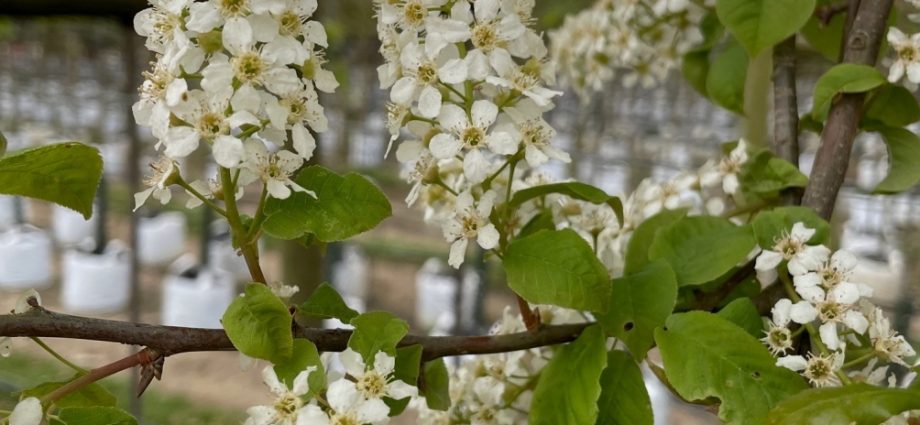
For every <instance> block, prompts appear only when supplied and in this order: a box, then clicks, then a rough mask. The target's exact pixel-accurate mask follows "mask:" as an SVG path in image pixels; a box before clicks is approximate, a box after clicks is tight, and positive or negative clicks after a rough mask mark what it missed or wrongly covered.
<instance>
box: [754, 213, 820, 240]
mask: <svg viewBox="0 0 920 425" xmlns="http://www.w3.org/2000/svg"><path fill="white" fill-rule="evenodd" d="M798 222H802V223H803V224H804V225H805V227H808V228H811V229H815V235H814V236H812V237H811V239H810V240H809V241H808V243H809V244H811V245H818V244H823V243H826V242H827V241H828V239H829V238H830V232H831V230H830V225H828V224H827V222H826V221H824V219H822V218H821V217H819V216H818V214H816V213H815V211H814V210H813V209H811V208H807V207H780V208H774V209H772V210H770V211H761V212H760V213H758V214H757V216H756V217H754V220H753V221H752V222H751V225H752V226H753V227H754V234H755V235H756V236H757V243H759V244H760V247H761V248H764V249H773V245H775V244H776V242H775V241H776V240H777V239H778V238H780V237H781V236H782V235H783V233H784V232H789V231H790V230H791V229H792V226H793V225H794V224H795V223H798Z"/></svg>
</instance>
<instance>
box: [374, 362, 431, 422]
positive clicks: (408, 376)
mask: <svg viewBox="0 0 920 425" xmlns="http://www.w3.org/2000/svg"><path fill="white" fill-rule="evenodd" d="M421 363H422V346H421V345H419V344H415V345H410V346H408V347H399V348H397V349H396V367H395V369H394V370H393V376H394V377H395V378H396V379H399V380H401V381H403V382H405V383H407V384H409V385H412V386H416V385H418V376H419V367H420V366H421ZM409 400H410V399H409V397H406V398H404V399H400V400H394V399H391V398H389V397H385V398H384V399H383V401H384V402H385V403H386V404H387V406H390V416H396V415H399V414H400V413H402V412H403V411H404V410H406V407H407V406H408V405H409Z"/></svg>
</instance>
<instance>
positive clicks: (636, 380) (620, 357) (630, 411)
mask: <svg viewBox="0 0 920 425" xmlns="http://www.w3.org/2000/svg"><path fill="white" fill-rule="evenodd" d="M597 406H598V408H599V412H598V415H597V424H601V425H652V424H653V423H654V420H653V416H652V402H651V400H649V396H648V390H646V389H645V381H644V380H643V379H642V371H641V370H639V365H638V364H636V361H635V360H633V358H632V357H631V356H630V355H629V353H627V352H625V351H619V350H612V351H610V352H609V353H607V367H606V368H604V372H603V374H601V396H600V398H599V399H598V401H597Z"/></svg>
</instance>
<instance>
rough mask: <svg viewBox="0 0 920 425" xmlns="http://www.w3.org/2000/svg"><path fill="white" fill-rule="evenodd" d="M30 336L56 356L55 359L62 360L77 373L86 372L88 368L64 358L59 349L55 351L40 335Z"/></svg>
mask: <svg viewBox="0 0 920 425" xmlns="http://www.w3.org/2000/svg"><path fill="white" fill-rule="evenodd" d="M29 338H30V339H31V340H32V341H35V343H36V344H38V346H39V347H41V348H42V349H43V350H45V351H47V352H48V354H50V355H51V356H52V357H54V358H55V359H57V360H58V361H60V362H61V363H64V365H66V366H67V367H69V368H71V369H73V370H74V371H76V372H77V373H86V369H83V368H82V367H80V366H77V365H75V364H73V363H71V362H70V361H69V360H67V359H66V358H64V356H62V355H60V354H59V353H58V352H57V351H54V349H52V348H51V347H49V346H48V345H47V344H45V342H44V341H42V340H41V339H39V338H38V337H34V336H33V337H29Z"/></svg>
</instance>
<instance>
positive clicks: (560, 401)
mask: <svg viewBox="0 0 920 425" xmlns="http://www.w3.org/2000/svg"><path fill="white" fill-rule="evenodd" d="M606 363H607V349H606V347H605V338H604V333H603V331H602V330H601V328H600V326H598V325H593V326H589V327H588V328H586V329H585V330H584V331H583V332H582V333H581V335H580V336H579V337H578V339H576V340H575V341H574V342H572V343H571V344H568V345H565V346H563V347H560V348H559V349H557V351H556V353H555V355H554V356H553V359H552V360H550V362H549V364H548V365H546V368H545V369H543V372H542V373H541V374H540V380H539V381H538V382H537V387H536V388H535V389H534V393H533V403H532V405H531V406H532V407H531V411H530V425H593V424H594V423H595V421H596V420H597V414H598V405H597V401H598V398H599V397H600V395H601V384H600V379H601V373H602V372H603V370H604V365H605V364H606Z"/></svg>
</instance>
